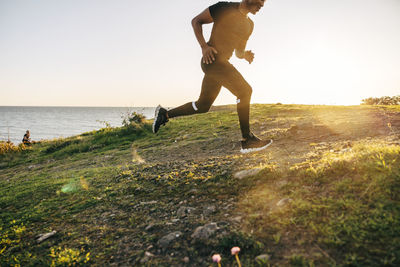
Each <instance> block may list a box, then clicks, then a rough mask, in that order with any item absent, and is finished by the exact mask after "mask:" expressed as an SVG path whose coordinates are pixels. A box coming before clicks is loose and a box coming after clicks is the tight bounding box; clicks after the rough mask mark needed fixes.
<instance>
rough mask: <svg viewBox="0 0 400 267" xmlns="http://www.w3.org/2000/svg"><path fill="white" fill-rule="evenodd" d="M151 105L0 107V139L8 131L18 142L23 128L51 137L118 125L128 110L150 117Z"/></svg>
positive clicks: (39, 137) (37, 136) (33, 136)
mask: <svg viewBox="0 0 400 267" xmlns="http://www.w3.org/2000/svg"><path fill="white" fill-rule="evenodd" d="M154 109H155V108H154V107H146V108H140V107H139V108H126V107H125V108H122V107H1V106H0V140H1V141H7V138H8V132H9V136H10V140H11V141H12V142H13V143H14V144H18V143H20V142H21V140H22V137H23V136H24V134H25V131H26V130H29V131H30V133H31V139H32V140H42V139H53V138H58V137H68V136H72V135H77V134H81V133H84V132H87V131H91V130H97V129H100V128H103V127H105V123H104V122H107V123H109V124H110V125H111V126H113V127H118V126H121V125H122V118H121V117H122V116H124V115H125V114H127V112H128V111H136V112H138V113H142V114H143V115H145V116H146V118H148V119H150V118H152V117H153V116H154Z"/></svg>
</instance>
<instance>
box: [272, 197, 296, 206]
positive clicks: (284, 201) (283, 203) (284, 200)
mask: <svg viewBox="0 0 400 267" xmlns="http://www.w3.org/2000/svg"><path fill="white" fill-rule="evenodd" d="M292 201H293V199H291V198H283V199H281V200H279V201H278V203H276V205H277V206H278V207H282V206H284V205H286V204H287V203H289V202H292Z"/></svg>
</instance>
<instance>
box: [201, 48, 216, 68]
mask: <svg viewBox="0 0 400 267" xmlns="http://www.w3.org/2000/svg"><path fill="white" fill-rule="evenodd" d="M201 50H202V52H203V63H205V64H211V63H213V61H215V55H214V54H218V52H217V50H216V49H215V48H214V47H212V46H209V45H205V46H204V47H202V48H201Z"/></svg>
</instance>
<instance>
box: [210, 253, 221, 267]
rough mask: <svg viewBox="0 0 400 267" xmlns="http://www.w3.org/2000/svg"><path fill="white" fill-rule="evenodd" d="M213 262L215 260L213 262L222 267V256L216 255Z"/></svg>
mask: <svg viewBox="0 0 400 267" xmlns="http://www.w3.org/2000/svg"><path fill="white" fill-rule="evenodd" d="M212 260H213V262H216V263H218V267H221V264H220V262H221V255H219V254H214V255H213V256H212Z"/></svg>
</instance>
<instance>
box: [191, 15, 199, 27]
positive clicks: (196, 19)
mask: <svg viewBox="0 0 400 267" xmlns="http://www.w3.org/2000/svg"><path fill="white" fill-rule="evenodd" d="M199 24H200V23H199V19H198V18H197V17H194V18H193V19H192V27H193V28H195V27H196V25H199Z"/></svg>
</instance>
